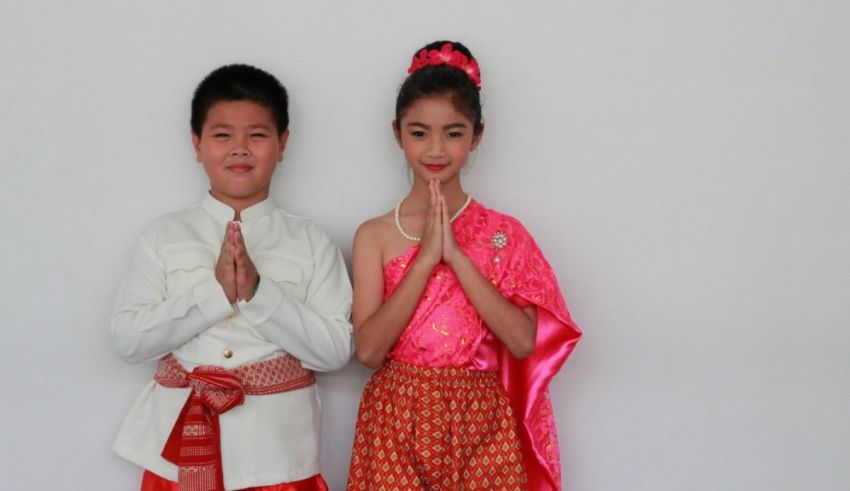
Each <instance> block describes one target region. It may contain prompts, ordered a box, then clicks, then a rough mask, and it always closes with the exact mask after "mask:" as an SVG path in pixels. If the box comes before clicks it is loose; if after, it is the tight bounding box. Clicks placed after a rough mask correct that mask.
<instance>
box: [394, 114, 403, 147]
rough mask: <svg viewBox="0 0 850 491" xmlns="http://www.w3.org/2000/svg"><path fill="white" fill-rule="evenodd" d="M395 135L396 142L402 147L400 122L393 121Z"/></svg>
mask: <svg viewBox="0 0 850 491" xmlns="http://www.w3.org/2000/svg"><path fill="white" fill-rule="evenodd" d="M392 127H393V135H395V142H396V143H398V146H399V147H400V146H401V130H400V129H399V128H398V121H396V120H393V122H392Z"/></svg>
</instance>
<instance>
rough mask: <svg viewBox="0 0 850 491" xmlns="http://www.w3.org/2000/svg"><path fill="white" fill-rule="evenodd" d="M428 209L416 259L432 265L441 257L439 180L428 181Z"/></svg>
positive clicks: (441, 233)
mask: <svg viewBox="0 0 850 491" xmlns="http://www.w3.org/2000/svg"><path fill="white" fill-rule="evenodd" d="M428 195H429V201H428V211H427V215H426V217H425V230H424V231H423V233H422V240H421V242H420V247H419V254H418V255H417V257H416V260H417V261H422V263H423V264H424V265H426V266H430V267H434V266H436V265H437V263H439V262H440V260H442V258H443V225H442V209H441V200H440V196H441V195H440V181H438V180H437V179H432V180H430V181H428Z"/></svg>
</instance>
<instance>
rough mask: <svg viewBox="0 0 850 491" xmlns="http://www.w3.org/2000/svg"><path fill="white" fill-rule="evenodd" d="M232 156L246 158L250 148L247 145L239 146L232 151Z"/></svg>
mask: <svg viewBox="0 0 850 491" xmlns="http://www.w3.org/2000/svg"><path fill="white" fill-rule="evenodd" d="M230 155H231V156H233V157H245V156H247V155H248V147H246V146H245V145H237V146H235V147H233V149H232V150H231V151H230Z"/></svg>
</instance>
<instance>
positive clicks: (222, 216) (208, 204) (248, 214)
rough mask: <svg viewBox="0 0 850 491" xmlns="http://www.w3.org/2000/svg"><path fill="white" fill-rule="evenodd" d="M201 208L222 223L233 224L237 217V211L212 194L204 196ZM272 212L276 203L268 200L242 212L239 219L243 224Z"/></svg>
mask: <svg viewBox="0 0 850 491" xmlns="http://www.w3.org/2000/svg"><path fill="white" fill-rule="evenodd" d="M201 208H203V209H204V210H206V212H207V213H209V214H210V215H212V216H213V217H215V218H216V219H217V220H219V221H221V222H232V221H233V217H234V216H236V210H234V209H233V208H231V207H230V206H228V205H226V204H224V203H222V202H221V201H219V200H217V199H215V198H214V197H213V195H212V194H210V193H207V194H206V195H205V196H204V199H203V201H201ZM272 210H274V203H273V202H272V200H271V198H266V199H264V200H263V201H260V202H259V203H257V204H255V205H251V206H249V207H248V208H245V209H244V210H242V213H240V214H239V217H240V218H241V221H242V223H245V222H250V221H252V220H257V219H259V218H262V217H264V216H266V215H268V214H269V213H271V212H272Z"/></svg>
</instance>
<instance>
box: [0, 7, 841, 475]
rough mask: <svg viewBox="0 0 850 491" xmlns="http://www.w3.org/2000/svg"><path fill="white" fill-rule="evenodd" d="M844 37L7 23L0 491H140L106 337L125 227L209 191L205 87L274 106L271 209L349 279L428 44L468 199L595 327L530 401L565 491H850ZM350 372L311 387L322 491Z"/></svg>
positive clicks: (513, 27)
mask: <svg viewBox="0 0 850 491" xmlns="http://www.w3.org/2000/svg"><path fill="white" fill-rule="evenodd" d="M848 21H850V4H848V3H847V2H846V1H844V0H834V1H826V0H824V1H816V0H797V1H791V0H775V1H768V0H761V1H749V2H746V1H741V0H736V1H730V0H719V1H713V2H697V1H692V0H655V1H645V2H630V1H613V0H599V1H593V2H586V1H541V2H486V1H469V2H454V1H431V2H418V3H413V2H395V1H388V0H387V1H371V2H369V1H367V2H296V1H289V2H259V1H240V2H221V1H219V2H200V1H195V2H189V1H184V2H171V1H156V2H135V3H131V2H107V1H100V2H54V3H46V2H32V1H31V2H10V1H8V0H3V1H2V6H0V101H2V102H0V107H1V108H2V111H0V115H1V117H2V120H0V158H2V165H0V192H2V197H3V198H2V199H3V206H2V211H0V219H2V221H0V227H2V232H0V240H2V242H0V246H1V247H0V282H2V283H0V332H1V333H2V334H0V336H2V338H0V339H2V344H0V369H2V373H3V374H4V375H3V378H4V382H3V384H2V390H0V424H1V425H2V427H0V431H2V435H3V442H2V445H0V482H2V483H3V484H2V488H3V489H10V490H36V489H80V490H82V489H85V490H120V489H137V486H138V479H139V471H138V470H137V469H136V468H134V467H133V466H132V465H130V464H128V463H126V462H124V461H122V460H121V459H119V458H118V457H116V456H115V455H113V454H112V453H111V451H110V446H111V443H112V438H113V437H114V435H115V433H116V431H117V429H118V426H119V424H120V422H121V420H122V418H123V417H124V414H125V412H126V410H127V409H128V407H129V406H130V404H131V402H132V400H133V398H134V397H135V395H136V393H137V392H138V390H139V389H140V388H141V386H142V385H143V383H144V382H145V381H146V380H148V379H149V377H150V376H151V373H152V370H153V368H154V367H153V365H152V364H145V365H139V366H130V365H125V364H123V363H122V362H121V361H120V360H119V359H118V358H117V357H116V356H115V355H114V354H113V352H112V348H111V344H110V338H109V334H108V320H109V314H110V311H111V307H112V302H113V300H114V294H115V290H116V287H117V285H118V284H119V282H120V280H121V277H122V275H123V272H124V269H125V267H126V266H127V263H128V259H129V254H130V251H131V246H132V244H133V243H134V241H135V240H136V238H137V236H138V234H139V233H140V232H141V230H142V229H143V228H144V226H145V225H146V224H147V223H148V222H149V221H150V220H152V219H153V218H154V217H156V216H158V215H160V214H162V213H164V212H167V211H170V210H174V209H179V208H182V207H185V206H188V205H191V204H193V203H195V202H196V201H198V199H199V198H200V197H201V196H202V194H203V193H204V191H205V181H204V175H203V172H202V170H201V169H200V167H199V166H198V165H196V164H195V163H194V160H193V156H192V152H191V148H190V145H189V130H188V117H189V110H188V107H189V99H190V96H191V92H192V90H193V88H194V86H195V84H196V83H197V82H198V81H199V80H200V78H201V77H203V76H204V75H205V74H206V73H207V72H209V71H210V70H211V69H213V68H215V67H217V66H219V65H221V64H224V63H228V62H235V61H242V62H248V63H252V64H256V65H258V66H261V67H263V68H265V69H268V70H270V71H272V72H273V73H275V74H276V75H278V76H279V77H280V78H281V79H282V80H283V81H284V83H285V84H286V85H287V86H288V88H289V89H290V92H291V96H292V137H291V138H290V146H289V147H288V149H287V152H286V161H285V166H284V167H283V168H281V169H280V172H279V174H278V175H277V176H276V180H275V183H274V186H273V187H274V193H275V194H276V195H277V197H278V201H279V203H280V204H281V205H282V206H284V207H286V208H288V209H289V210H291V211H293V212H297V213H300V214H305V215H309V216H313V217H315V218H316V220H317V221H318V222H319V223H320V224H321V225H322V226H324V227H325V228H326V229H327V230H329V231H330V233H331V234H332V235H333V237H334V238H335V239H336V240H337V241H338V242H339V243H340V244H341V245H342V247H343V250H344V251H345V253H346V256H347V257H348V256H349V255H350V241H351V237H352V234H353V232H354V230H355V227H356V226H357V225H358V224H359V223H360V222H361V221H362V220H364V219H366V218H368V217H370V216H374V215H376V214H379V213H382V212H384V211H386V210H388V209H390V207H391V206H392V204H393V203H394V202H395V200H396V199H397V198H398V197H399V196H401V195H402V194H403V193H404V192H405V190H406V187H407V179H406V177H405V172H404V166H403V159H402V155H401V153H400V152H399V151H398V150H397V149H396V148H395V147H394V144H393V141H392V139H391V134H390V131H389V124H390V120H391V119H392V108H393V101H394V95H395V90H396V89H397V87H398V85H399V84H400V83H401V81H402V79H403V77H404V75H405V70H406V68H407V64H408V62H409V59H410V55H411V54H412V52H413V50H414V49H415V48H416V47H418V46H420V45H421V44H424V43H425V42H427V41H430V40H433V39H436V38H444V37H447V38H458V39H461V40H463V41H465V42H467V43H468V45H469V46H470V47H471V48H472V50H473V52H474V53H476V54H477V56H478V59H479V61H480V63H481V65H482V69H483V78H484V92H483V95H484V101H485V117H486V122H487V132H486V135H485V140H484V143H483V146H482V148H481V149H480V150H479V152H478V155H477V157H476V159H475V162H474V166H473V168H472V170H471V171H470V172H469V173H468V174H467V175H466V176H465V183H466V187H467V188H468V190H470V191H471V193H472V194H473V195H474V196H475V197H476V198H478V199H480V200H481V201H482V202H484V203H485V204H488V205H490V206H493V207H495V208H498V209H502V210H505V211H508V212H510V213H511V214H513V215H515V216H517V217H519V218H520V219H522V220H523V221H524V222H525V223H526V225H527V226H528V228H529V229H530V230H531V231H532V232H533V233H534V234H535V235H536V237H537V238H538V241H539V242H540V244H541V246H542V247H543V249H544V251H546V253H547V255H548V256H549V258H550V260H551V262H552V263H553V265H554V267H555V269H556V271H557V273H558V276H559V277H560V280H561V283H562V285H563V289H564V293H565V295H566V297H567V300H568V302H569V304H570V306H571V309H572V311H573V314H574V316H575V318H576V319H577V320H578V322H579V323H580V325H581V326H582V327H583V328H584V330H585V332H586V335H585V338H584V340H583V341H582V342H581V343H580V344H579V346H578V348H577V350H576V352H575V353H574V355H573V357H572V358H571V359H570V360H569V362H568V363H567V365H566V369H565V371H563V372H562V373H561V374H560V375H559V376H558V377H557V378H556V380H555V381H554V384H553V387H552V391H553V399H554V403H555V407H556V412H557V417H558V428H559V431H560V434H561V440H562V443H561V445H562V452H563V454H564V459H563V460H564V468H565V484H566V488H567V489H569V490H571V491H597V490H603V491H607V490H647V491H648V490H682V489H687V490H718V489H723V490H771V491H778V490H807V491H814V490H830V491H832V490H838V489H847V486H848V482H850V467H848V466H846V464H847V459H848V455H850V424H848V414H850V390H848V388H850V356H848V353H850V260H848V252H850V231H848V223H850V197H848V194H850V193H848V191H850V169H848V166H847V158H848V155H850V57H848V46H850V29H848V25H850V23H848ZM367 376H368V371H367V370H366V369H364V368H362V367H360V366H358V365H357V364H356V363H352V364H351V365H350V366H349V367H348V368H346V369H344V370H342V371H340V372H338V373H334V374H330V375H323V376H321V378H320V386H321V388H322V392H323V397H324V401H325V414H324V421H325V428H324V429H325V433H324V451H323V458H324V462H323V463H324V472H325V475H326V477H327V479H328V481H329V483H330V484H331V487H332V489H334V490H337V489H341V487H342V483H343V481H344V479H345V472H346V468H347V462H348V456H349V452H350V445H351V437H352V432H353V425H354V418H355V412H356V406H357V402H358V398H359V394H360V390H361V389H362V386H363V385H364V383H365V381H366V379H367Z"/></svg>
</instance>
